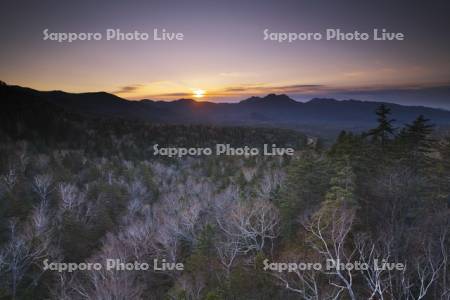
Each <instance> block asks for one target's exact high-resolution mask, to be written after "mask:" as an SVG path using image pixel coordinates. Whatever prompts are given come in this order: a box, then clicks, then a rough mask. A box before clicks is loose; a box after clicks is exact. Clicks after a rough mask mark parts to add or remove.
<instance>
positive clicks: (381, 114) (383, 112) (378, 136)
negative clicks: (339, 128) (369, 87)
mask: <svg viewBox="0 0 450 300" xmlns="http://www.w3.org/2000/svg"><path fill="white" fill-rule="evenodd" d="M375 113H376V115H377V116H378V118H377V121H378V126H377V127H376V128H374V129H372V130H370V131H369V133H368V136H371V137H372V141H373V142H376V143H380V144H381V146H385V145H386V144H387V143H388V141H389V140H390V138H391V137H392V136H393V135H394V132H395V128H394V127H393V125H392V123H393V122H394V121H395V120H394V119H390V118H389V115H390V114H391V109H390V108H389V107H387V106H386V105H385V104H381V105H380V106H379V107H378V108H377V110H376V111H375Z"/></svg>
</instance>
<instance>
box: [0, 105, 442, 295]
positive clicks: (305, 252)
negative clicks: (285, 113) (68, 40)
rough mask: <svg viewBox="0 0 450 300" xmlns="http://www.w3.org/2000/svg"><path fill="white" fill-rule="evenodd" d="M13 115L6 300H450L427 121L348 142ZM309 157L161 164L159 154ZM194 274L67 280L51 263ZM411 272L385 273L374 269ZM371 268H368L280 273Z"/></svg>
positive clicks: (11, 111)
mask: <svg viewBox="0 0 450 300" xmlns="http://www.w3.org/2000/svg"><path fill="white" fill-rule="evenodd" d="M4 107H5V108H6V109H4V110H2V112H0V117H1V118H0V141H1V142H0V299H180V300H181V299H186V300H187V299H205V300H215V299H317V300H319V299H352V300H354V299H405V300H406V299H408V300H409V299H417V300H418V299H449V297H450V274H449V246H450V242H449V232H448V231H449V229H450V226H449V220H450V219H449V213H450V137H449V136H445V135H442V134H439V135H437V134H435V132H434V127H433V124H432V122H431V121H430V120H428V119H427V118H426V117H424V116H417V118H416V119H415V120H411V121H410V123H408V124H397V123H396V122H395V120H393V119H392V118H391V110H390V109H389V108H388V107H386V106H385V105H380V107H378V109H377V110H376V112H375V113H374V118H376V119H377V126H376V127H374V128H373V129H371V130H368V131H365V132H362V133H352V132H346V131H343V132H341V134H340V135H339V136H338V137H337V138H336V140H335V142H334V143H333V144H332V145H330V146H324V145H323V144H322V143H320V141H319V142H318V143H313V144H309V143H308V139H307V137H306V136H305V135H304V134H301V133H299V132H296V131H292V130H287V129H276V128H253V127H217V126H207V125H157V124H150V123H146V122H141V121H139V122H138V121H130V120H121V119H115V118H100V117H93V116H88V115H80V114H76V113H71V112H67V111H65V110H63V109H61V108H59V107H57V106H54V105H52V104H50V103H45V102H43V101H40V100H39V99H35V101H28V100H24V101H22V102H21V101H17V99H15V100H14V101H9V102H8V99H5V101H4ZM216 143H230V144H233V145H236V146H239V145H248V146H254V147H262V146H263V144H265V143H267V144H272V143H273V144H276V145H278V146H286V147H293V148H295V149H296V150H295V155H294V156H292V157H291V156H277V157H264V156H256V157H247V158H245V157H223V156H222V157H217V156H208V157H195V158H194V157H184V158H182V159H177V158H160V157H155V156H153V155H152V146H153V145H154V144H160V145H165V146H183V147H188V146H192V147H209V146H212V145H214V144H216ZM106 259H119V260H121V261H123V262H135V261H138V262H153V260H154V259H158V260H159V261H162V260H165V261H167V262H170V263H182V264H183V265H184V269H183V270H172V271H161V270H148V271H141V270H131V271H106V270H104V269H101V270H90V271H76V272H58V271H52V270H48V269H45V268H44V261H48V262H57V263H64V262H67V263H99V262H104V261H105V260H106ZM375 260H377V261H379V262H385V263H386V264H400V265H404V266H405V268H403V269H401V270H399V269H398V270H397V269H390V268H377V267H375V266H374V264H373V261H375ZM327 261H334V262H339V263H342V264H352V263H354V262H359V263H367V265H368V266H369V267H368V268H364V269H361V270H357V269H349V268H335V269H331V270H325V269H321V270H316V269H308V268H305V269H300V268H297V269H292V270H274V269H270V268H269V269H268V268H267V265H268V264H269V263H278V264H282V263H286V264H296V265H297V266H298V265H299V264H308V263H310V264H322V265H325V264H326V262H327Z"/></svg>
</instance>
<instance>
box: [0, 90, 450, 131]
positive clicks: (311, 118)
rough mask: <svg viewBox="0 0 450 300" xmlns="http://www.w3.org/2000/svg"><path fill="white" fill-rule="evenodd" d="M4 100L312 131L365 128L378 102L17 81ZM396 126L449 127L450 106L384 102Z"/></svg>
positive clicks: (153, 118) (168, 120)
mask: <svg viewBox="0 0 450 300" xmlns="http://www.w3.org/2000/svg"><path fill="white" fill-rule="evenodd" d="M0 96H1V99H2V101H4V100H5V99H6V100H10V101H11V100H12V101H14V99H18V98H20V99H21V100H24V99H25V98H26V99H29V100H30V101H33V100H38V99H39V100H40V101H46V102H50V103H53V104H56V105H58V106H60V107H62V108H64V109H66V110H69V111H75V112H78V113H83V114H89V115H95V116H104V117H118V118H125V119H137V120H145V121H150V122H154V123H165V124H215V125H244V126H246V125H248V126H268V127H283V128H293V129H298V130H301V131H303V132H306V133H311V134H325V135H329V134H335V133H336V132H338V131H340V130H342V129H347V130H356V131H361V130H366V129H368V128H370V127H372V126H373V125H374V124H375V122H376V117H375V115H374V111H375V109H376V108H377V106H379V105H380V102H368V101H358V100H342V101H338V100H334V99H319V98H315V99H312V100H310V101H308V102H304V103H303V102H297V101H295V100H293V99H291V98H290V97H289V96H287V95H275V94H269V95H267V96H265V97H250V98H248V99H245V100H242V101H240V102H239V103H212V102H197V101H194V100H191V99H180V100H176V101H172V102H165V101H152V100H141V101H129V100H125V99H122V98H120V97H117V96H115V95H112V94H108V93H105V92H97V93H80V94H74V93H66V92H62V91H48V92H47V91H46V92H43V91H36V90H33V89H29V88H23V87H19V86H9V85H6V84H1V85H0ZM386 105H387V106H389V107H390V108H391V109H392V113H393V118H394V119H395V120H396V121H397V124H398V126H402V125H403V124H404V123H409V122H411V121H412V120H414V119H415V118H416V117H417V116H418V115H424V116H425V117H426V118H429V119H431V120H432V122H433V123H434V124H436V125H438V126H442V127H447V126H450V111H447V110H443V109H436V108H429V107H424V106H403V105H399V104H393V103H386Z"/></svg>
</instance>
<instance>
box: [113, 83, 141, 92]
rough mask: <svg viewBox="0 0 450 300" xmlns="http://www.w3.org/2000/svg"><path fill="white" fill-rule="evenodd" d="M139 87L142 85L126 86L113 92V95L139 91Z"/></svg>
mask: <svg viewBox="0 0 450 300" xmlns="http://www.w3.org/2000/svg"><path fill="white" fill-rule="evenodd" d="M141 87H142V84H133V85H126V86H123V87H121V88H120V89H118V90H117V91H114V92H113V94H128V93H132V92H135V91H137V90H139V89H140V88H141Z"/></svg>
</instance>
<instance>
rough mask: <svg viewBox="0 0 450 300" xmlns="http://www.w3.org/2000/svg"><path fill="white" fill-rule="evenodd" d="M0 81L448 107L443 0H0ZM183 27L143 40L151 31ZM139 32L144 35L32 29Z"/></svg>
mask: <svg viewBox="0 0 450 300" xmlns="http://www.w3.org/2000/svg"><path fill="white" fill-rule="evenodd" d="M0 1H1V2H0V3H1V9H0V24H1V26H0V39H1V47H0V80H2V81H5V82H6V83H8V84H14V85H21V86H27V87H31V88H35V89H38V90H64V91H68V92H88V91H106V92H110V93H114V94H116V95H118V96H120V97H123V98H126V99H131V100H138V99H155V100H175V99H180V98H194V99H196V100H200V101H205V100H206V101H216V102H233V101H237V100H242V99H244V98H247V97H249V96H253V95H256V96H258V95H265V94H268V93H285V94H288V95H290V96H291V97H292V98H294V99H296V100H300V101H303V100H308V99H310V98H313V97H335V98H338V99H339V98H342V99H344V98H354V99H361V100H376V101H392V102H397V103H401V104H414V105H426V106H433V107H443V108H448V109H450V98H449V96H450V56H449V53H450V34H449V28H450V18H449V17H448V16H449V15H450V3H449V1H443V0H442V1H441V0H433V1H416V0H409V1H405V0H398V1H356V0H352V1H348V0H340V1H323V0H292V1H290V0H288V1H266V0H255V1H246V0H229V1H215V0H200V1H195V0H192V1H185V0H184V1H181V0H177V1H174V0H164V1H163V0H160V1H159V0H158V1H153V0H142V1H133V0H131V1H123V0H122V1H112V0H108V1H106V0H104V1H102V0H96V1H93V0H90V1H84V0H80V1H71V2H68V1H48V0H42V1H23V0H0ZM155 28H156V29H158V30H159V31H161V30H162V29H165V30H166V31H168V32H180V33H183V35H184V38H183V40H181V41H176V40H175V41H174V40H172V41H154V40H153V30H154V29H155ZM330 28H331V29H333V28H339V29H341V31H342V32H354V31H359V32H368V33H370V35H372V31H373V29H374V28H377V29H379V30H381V29H383V28H384V29H386V30H387V31H389V32H400V33H403V34H404V36H405V39H404V40H403V41H373V40H367V41H334V40H331V41H328V40H320V41H314V40H313V41H294V42H292V43H288V42H282V43H280V42H278V41H273V40H264V33H263V32H264V30H265V29H268V30H269V32H273V33H277V32H297V33H298V32H319V33H322V34H323V33H324V32H325V31H326V30H327V29H330ZM45 29H48V32H50V33H52V32H53V33H58V32H78V33H79V32H100V33H102V34H103V37H105V36H106V34H105V31H106V30H107V29H119V30H120V31H121V32H133V31H135V30H137V31H139V32H147V33H149V34H150V39H149V40H147V41H115V40H113V41H106V40H105V39H102V40H100V41H93V40H91V41H79V40H78V41H73V42H72V43H68V42H62V43H59V42H57V41H52V40H44V34H43V31H44V30H45Z"/></svg>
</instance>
